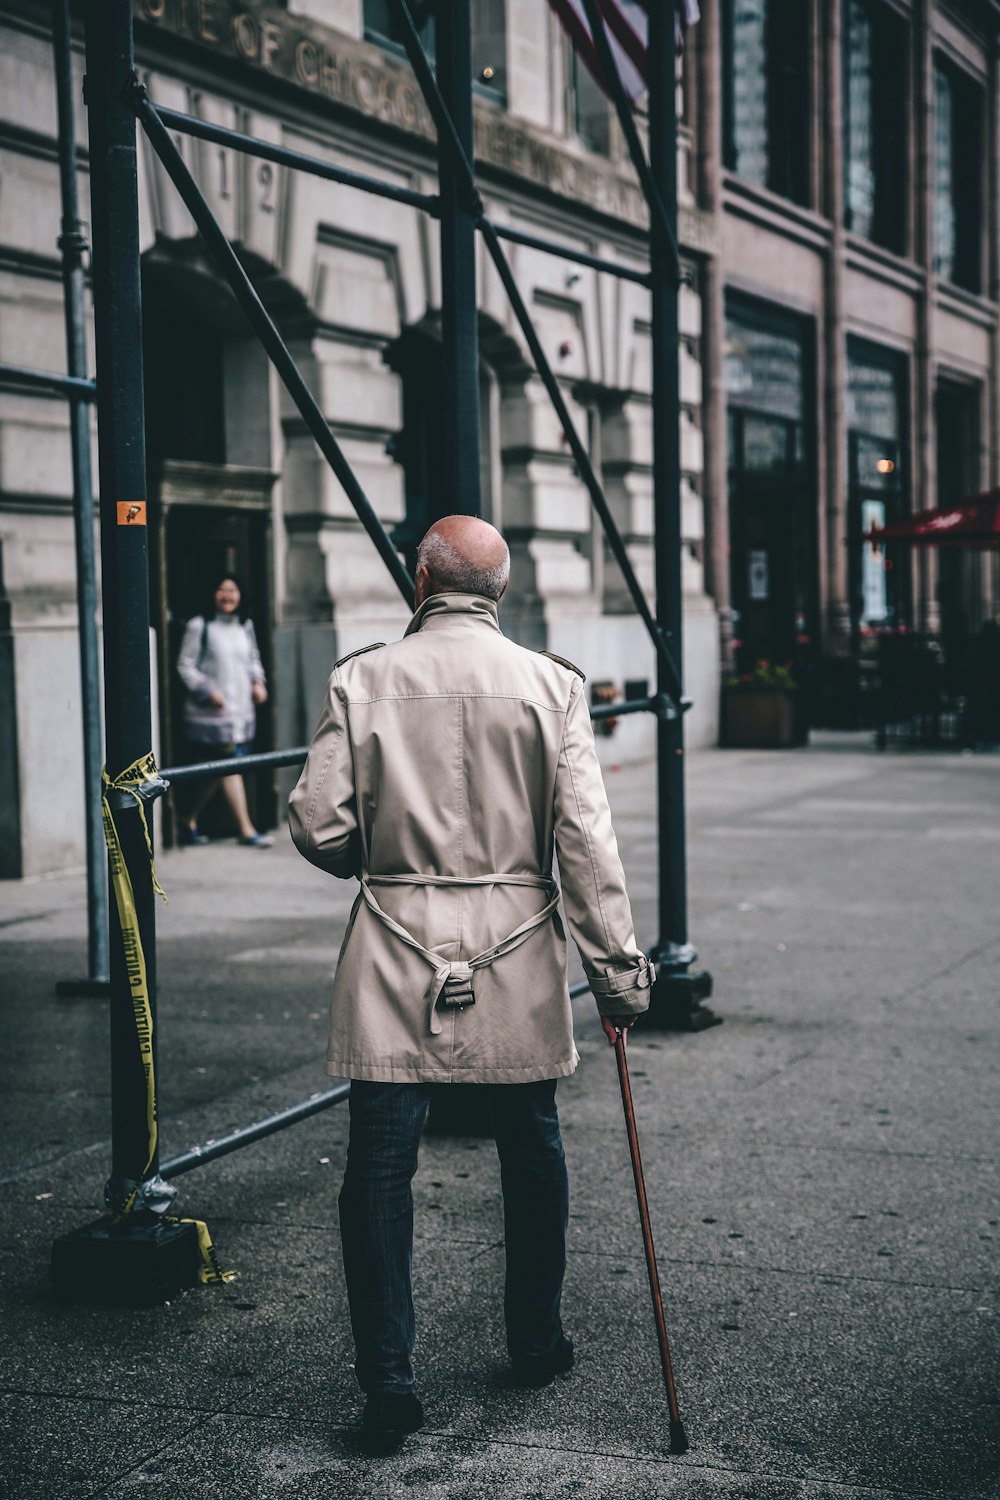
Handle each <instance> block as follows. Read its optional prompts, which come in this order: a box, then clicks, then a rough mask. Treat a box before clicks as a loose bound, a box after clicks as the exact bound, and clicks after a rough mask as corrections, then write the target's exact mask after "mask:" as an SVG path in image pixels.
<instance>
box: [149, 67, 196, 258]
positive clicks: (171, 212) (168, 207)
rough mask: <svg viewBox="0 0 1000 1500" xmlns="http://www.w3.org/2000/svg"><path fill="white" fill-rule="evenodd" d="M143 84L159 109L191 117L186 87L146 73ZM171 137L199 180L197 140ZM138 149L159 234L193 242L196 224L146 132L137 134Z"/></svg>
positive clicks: (178, 132)
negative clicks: (145, 169) (144, 162)
mask: <svg viewBox="0 0 1000 1500" xmlns="http://www.w3.org/2000/svg"><path fill="white" fill-rule="evenodd" d="M143 81H144V82H145V85H146V88H147V90H148V92H149V97H150V99H151V100H152V101H153V103H154V104H155V105H156V106H157V108H158V109H175V110H179V111H180V112H181V113H182V114H185V115H189V114H191V113H192V110H191V97H190V91H189V89H188V87H187V85H186V84H184V83H180V82H178V80H177V79H175V78H169V77H167V76H166V75H165V74H162V73H147V74H146V75H145V77H144V80H143ZM170 134H171V139H172V140H173V143H174V145H175V146H176V147H177V149H178V151H179V152H180V154H181V156H182V158H183V160H184V165H185V166H186V167H187V169H188V171H189V172H191V173H192V175H195V176H196V174H197V169H198V164H197V161H196V159H195V155H196V153H195V147H196V145H197V142H196V141H195V139H194V137H193V136H190V135H182V134H181V133H180V131H171V133H170ZM137 148H138V149H139V150H141V151H143V152H144V153H145V156H146V165H147V167H148V169H149V179H150V185H151V188H152V193H151V198H152V205H153V213H154V220H155V224H156V229H157V232H158V233H159V234H162V235H163V236H164V238H165V239H168V240H187V239H190V238H191V237H192V236H193V235H194V233H195V227H194V220H193V219H192V218H191V215H190V214H189V213H188V211H187V209H186V208H185V207H184V204H183V203H182V202H181V198H180V194H179V193H178V191H177V189H176V188H175V187H174V185H173V183H172V182H171V181H170V178H169V177H168V176H167V174H166V172H165V170H164V169H163V167H162V166H161V165H160V161H159V158H158V157H157V155H156V153H155V151H154V150H153V148H152V146H151V145H150V144H149V142H148V140H147V139H146V135H145V132H144V131H143V130H139V131H138V132H137Z"/></svg>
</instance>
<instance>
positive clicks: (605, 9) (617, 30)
mask: <svg viewBox="0 0 1000 1500" xmlns="http://www.w3.org/2000/svg"><path fill="white" fill-rule="evenodd" d="M651 3H652V4H666V3H667V0H598V5H599V7H600V11H601V15H602V16H603V17H604V24H605V27H606V29H607V33H608V41H609V42H610V43H611V53H612V56H613V57H614V60H615V65H616V66H617V68H618V75H619V77H620V78H621V81H622V84H623V86H624V89H625V92H626V94H627V95H628V97H629V99H630V100H632V101H633V103H634V102H635V100H636V99H638V98H640V97H641V96H642V95H643V94H644V93H645V92H646V89H647V88H648V87H649V6H650V4H651ZM549 4H550V5H551V6H552V9H553V10H554V11H555V13H556V15H557V16H558V17H559V19H560V21H561V22H562V24H563V27H564V28H565V30H566V32H567V33H568V35H569V38H570V41H571V42H572V43H573V46H574V47H575V49H576V51H577V52H578V53H579V55H580V59H581V61H582V62H583V63H584V64H585V66H586V67H587V69H588V70H589V72H590V73H591V74H592V75H593V77H594V78H595V79H596V80H597V82H598V84H599V85H600V87H601V88H602V89H604V92H605V93H607V92H608V89H607V87H606V85H605V81H604V77H603V75H602V73H601V64H600V59H599V58H598V56H597V48H596V47H595V46H594V39H593V37H592V35H591V32H590V24H589V22H588V20H587V10H586V7H585V5H584V3H583V0H549ZM699 16H700V12H699V10H698V0H677V3H676V9H675V22H674V24H675V28H676V35H677V51H678V52H680V51H681V50H682V48H683V46H684V33H685V32H686V31H687V29H688V27H689V26H693V25H694V24H695V22H696V21H697V20H698V19H699Z"/></svg>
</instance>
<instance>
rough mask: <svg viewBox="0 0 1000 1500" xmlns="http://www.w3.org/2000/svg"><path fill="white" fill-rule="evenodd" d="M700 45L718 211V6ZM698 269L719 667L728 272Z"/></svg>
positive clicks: (725, 595)
mask: <svg viewBox="0 0 1000 1500" xmlns="http://www.w3.org/2000/svg"><path fill="white" fill-rule="evenodd" d="M695 37H696V38H697V46H698V89H697V99H698V130H697V147H698V171H697V184H698V194H699V198H700V200H701V207H702V208H703V209H704V210H705V212H706V213H709V214H712V215H713V216H714V218H715V220H716V223H717V224H718V223H719V220H720V219H721V215H722V55H721V51H722V38H721V28H720V22H719V7H718V5H707V6H706V7H705V10H704V13H703V15H702V18H701V22H700V23H699V25H698V27H697V28H696V30H695ZM716 244H717V248H716V250H715V252H714V253H713V254H712V255H710V256H708V258H707V259H706V261H705V263H704V268H703V271H702V284H701V290H702V327H703V331H704V337H703V339H702V346H701V347H702V401H703V405H702V428H703V431H704V437H705V470H704V480H703V484H704V504H705V580H706V583H707V586H708V591H709V593H710V594H711V596H712V598H713V600H714V602H715V608H716V610H717V612H718V617H719V645H720V652H721V657H722V667H723V671H727V670H728V669H729V667H730V665H731V652H732V648H731V645H730V642H731V641H732V635H733V624H732V607H731V598H730V580H729V476H728V455H727V453H726V387H725V358H724V348H725V339H726V312H725V274H724V271H723V267H722V256H721V251H720V249H719V248H718V238H717V241H716Z"/></svg>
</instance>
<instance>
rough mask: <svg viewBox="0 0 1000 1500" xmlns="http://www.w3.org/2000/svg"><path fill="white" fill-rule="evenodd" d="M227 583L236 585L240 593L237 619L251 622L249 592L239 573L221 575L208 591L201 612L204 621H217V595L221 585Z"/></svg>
mask: <svg viewBox="0 0 1000 1500" xmlns="http://www.w3.org/2000/svg"><path fill="white" fill-rule="evenodd" d="M227 581H228V582H229V583H235V585H236V587H237V588H238V589H239V591H240V602H239V606H238V608H237V610H236V618H237V619H238V620H249V618H250V608H249V605H248V602H247V591H246V589H245V588H244V587H243V580H242V578H241V577H240V576H239V574H238V573H220V574H219V575H218V577H217V578H216V580H215V582H214V583H213V584H212V586H211V588H210V589H208V590H207V591H206V594H205V608H204V609H203V610H202V611H201V616H202V619H203V620H214V619H215V595H216V593H217V591H218V589H219V586H220V584H223V583H226V582H227Z"/></svg>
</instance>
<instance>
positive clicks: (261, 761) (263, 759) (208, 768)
mask: <svg viewBox="0 0 1000 1500" xmlns="http://www.w3.org/2000/svg"><path fill="white" fill-rule="evenodd" d="M660 709H661V704H660V700H659V699H658V698H623V699H621V700H619V702H617V703H599V704H597V705H596V706H595V707H594V708H592V709H591V710H590V717H591V718H592V719H595V720H600V719H621V718H624V717H625V715H626V714H655V713H659V712H660ZM308 754H309V747H308V745H297V746H296V747H295V748H294V749H291V750H263V751H261V753H260V754H259V755H238V756H232V757H230V758H228V759H226V760H199V761H194V762H192V764H191V765H189V766H166V767H164V768H163V769H162V770H161V771H160V776H161V777H162V779H163V780H164V781H169V782H170V783H172V784H173V783H174V782H178V781H197V780H199V778H201V777H202V776H247V775H249V773H250V772H251V771H277V770H281V769H282V767H285V766H301V765H302V764H303V763H304V761H305V758H306V756H307V755H308Z"/></svg>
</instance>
